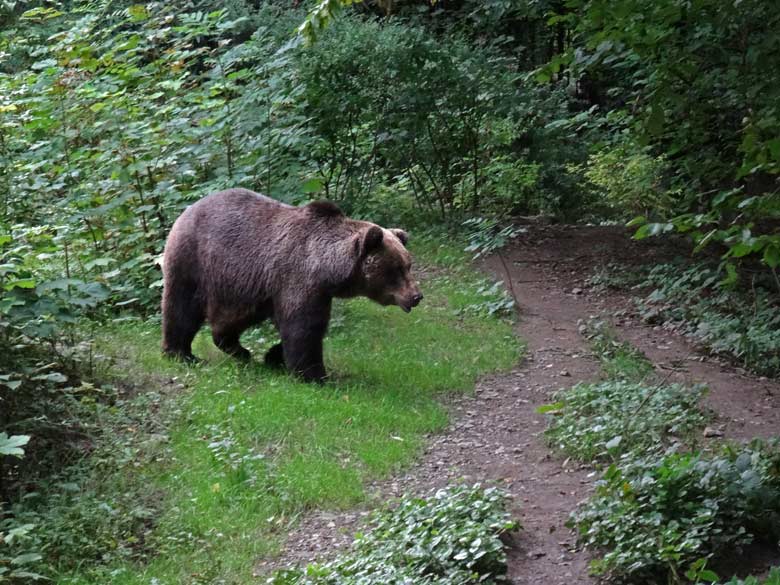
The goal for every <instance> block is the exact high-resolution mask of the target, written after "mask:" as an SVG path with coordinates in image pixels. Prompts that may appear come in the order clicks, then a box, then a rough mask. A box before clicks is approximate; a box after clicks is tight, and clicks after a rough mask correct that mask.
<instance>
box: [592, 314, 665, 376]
mask: <svg viewBox="0 0 780 585" xmlns="http://www.w3.org/2000/svg"><path fill="white" fill-rule="evenodd" d="M579 331H580V333H581V334H582V335H584V336H585V337H586V338H587V339H588V340H589V341H590V344H591V347H593V351H594V352H595V353H596V355H598V356H599V359H600V361H601V368H602V370H603V371H604V374H605V375H606V376H607V377H608V378H610V379H622V380H633V381H637V382H641V381H645V380H647V379H649V378H650V377H651V376H652V375H653V373H654V372H655V368H654V367H653V363H652V362H651V361H650V360H649V359H647V357H646V356H645V355H644V354H643V353H642V352H641V351H639V350H638V349H636V348H635V347H634V346H632V345H631V344H630V343H627V342H625V341H620V340H619V339H618V338H617V336H616V335H615V332H614V331H613V330H612V328H611V326H610V324H609V322H608V321H606V320H604V319H597V318H592V319H589V320H587V321H580V322H579Z"/></svg>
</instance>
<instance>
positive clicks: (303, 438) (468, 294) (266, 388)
mask: <svg viewBox="0 0 780 585" xmlns="http://www.w3.org/2000/svg"><path fill="white" fill-rule="evenodd" d="M414 252H415V254H416V256H417V258H418V262H421V263H424V264H426V266H427V268H426V269H425V270H424V272H425V273H427V275H428V276H427V277H426V278H425V280H424V282H423V288H424V291H425V297H426V300H425V303H424V305H423V306H421V307H420V308H419V309H418V310H416V311H414V312H413V313H412V314H411V315H406V314H404V313H402V312H401V311H400V310H397V309H395V308H382V307H379V306H377V305H375V304H372V303H370V302H368V301H365V300H354V301H349V302H345V303H339V304H338V305H337V307H336V310H335V312H334V320H333V327H332V330H331V333H330V335H329V337H328V339H327V340H326V366H327V367H328V369H329V371H330V372H331V374H332V376H333V381H332V382H331V383H329V384H328V385H327V386H325V387H324V388H321V387H316V386H311V385H307V384H301V383H298V382H297V381H296V380H294V379H292V378H290V377H289V376H286V375H283V374H279V373H275V372H272V371H269V370H267V369H265V368H264V367H263V366H262V365H260V364H257V363H252V364H250V365H242V364H239V363H236V362H235V361H233V360H230V359H226V358H225V357H224V356H223V355H222V354H221V353H220V352H218V350H216V349H215V348H214V347H213V345H212V344H211V341H210V338H209V337H208V335H207V332H202V333H201V334H200V335H199V337H198V338H197V340H196V344H195V347H194V351H195V353H196V354H198V355H200V356H201V357H205V358H206V360H207V361H206V363H205V364H202V365H198V366H194V367H188V366H186V365H182V364H175V363H171V362H169V361H166V360H164V359H163V358H161V357H160V352H159V327H158V326H157V325H156V324H145V323H139V322H124V323H120V324H116V325H114V326H113V327H111V328H109V329H107V330H105V331H104V333H103V334H102V335H101V337H100V339H99V340H98V345H99V349H100V353H101V354H102V355H105V356H107V358H108V359H109V360H110V361H111V362H113V366H112V367H111V368H110V371H112V372H114V375H119V383H122V380H125V381H128V380H129V381H131V382H133V383H134V386H135V388H136V391H137V392H139V396H138V397H136V398H135V399H134V400H132V401H130V402H131V403H133V402H139V401H140V405H139V406H137V409H139V410H140V412H142V411H143V408H145V407H144V401H145V400H146V398H145V397H146V395H147V393H148V392H151V393H154V394H157V395H159V392H160V387H163V388H168V391H167V395H164V398H163V399H162V400H161V401H160V404H159V405H158V407H156V408H154V409H152V410H151V411H150V412H149V414H148V416H149V417H152V418H155V419H158V420H163V421H167V422H166V423H165V425H164V429H163V430H162V431H160V430H159V429H158V430H157V432H156V433H154V434H153V436H152V435H150V434H149V433H148V432H146V431H143V430H140V429H139V430H138V431H137V432H136V433H135V434H134V433H132V432H131V433H125V437H126V438H125V440H124V443H123V445H124V448H126V449H130V450H131V451H132V453H133V456H132V457H129V458H128V459H127V461H126V463H125V464H123V465H121V466H120V469H119V470H118V475H117V476H115V477H112V478H110V479H107V480H106V481H107V483H110V484H111V485H112V489H116V488H117V487H119V489H120V491H122V492H128V491H129V492H133V491H135V492H138V493H139V494H145V493H154V494H155V497H156V502H155V504H154V514H153V518H151V519H148V520H147V522H146V524H145V525H144V526H143V529H142V530H141V531H140V532H139V531H136V537H135V538H134V539H133V540H135V541H136V542H131V543H129V544H128V543H117V549H123V550H125V553H126V554H124V555H118V554H112V553H111V551H107V554H105V555H103V556H104V558H103V559H102V560H100V559H82V560H80V565H79V567H78V569H77V570H66V569H67V566H68V564H71V566H72V564H73V562H74V560H75V559H66V561H68V563H63V565H62V568H61V573H60V575H59V577H58V582H60V583H98V582H100V583H118V584H119V583H121V584H135V583H139V584H140V583H144V584H148V583H150V582H152V583H156V584H159V585H162V584H165V583H171V584H174V583H175V584H181V583H193V584H194V583H207V582H208V583H212V582H218V583H245V582H249V581H250V580H251V570H252V566H253V564H254V563H255V561H256V560H257V559H258V558H259V557H261V556H263V555H267V554H270V553H271V552H273V551H274V550H275V548H276V547H277V546H278V543H279V540H280V538H281V537H282V536H283V534H284V532H285V531H286V529H287V527H288V525H289V524H290V523H291V522H294V521H295V518H296V516H297V515H298V514H300V513H301V512H303V511H305V510H307V509H310V508H315V507H326V508H345V507H348V506H353V505H355V504H357V503H359V502H361V501H363V500H364V499H365V492H364V489H363V486H364V482H365V480H366V479H368V478H373V477H381V476H385V475H388V474H390V473H392V472H393V471H394V470H397V469H399V468H400V467H402V466H404V465H407V464H409V463H410V462H411V461H412V460H413V459H414V457H415V456H416V455H417V454H418V453H419V451H420V448H421V446H422V443H423V440H424V437H425V435H426V434H427V433H430V432H435V431H438V430H441V429H442V428H444V426H445V425H446V422H447V416H446V413H445V410H444V408H443V407H442V405H441V404H440V402H439V401H438V400H437V398H439V397H440V396H441V393H442V392H445V391H448V392H453V391H460V392H463V391H468V390H469V389H471V388H472V387H473V383H474V381H475V379H476V377H477V376H478V375H479V374H482V373H485V372H489V371H494V370H497V369H501V368H506V367H508V366H510V365H512V364H513V363H515V362H516V360H517V359H518V357H519V352H520V347H519V344H518V342H517V340H516V338H515V337H514V335H513V333H512V329H511V323H510V322H508V321H507V320H502V319H499V318H497V317H495V316H488V315H486V314H484V312H483V311H481V307H482V306H483V305H484V304H485V302H486V299H485V297H484V295H483V293H480V292H478V291H479V289H480V286H481V285H482V283H481V281H480V279H479V278H478V277H477V276H476V275H475V274H473V273H472V272H470V271H468V270H466V269H463V268H455V266H456V265H460V266H466V265H467V264H468V262H467V258H466V257H464V255H463V254H461V253H459V252H457V251H453V250H451V249H448V248H442V247H438V246H435V245H433V244H432V243H430V241H423V242H418V244H417V246H416V249H415V250H414ZM442 267H444V268H446V270H443V269H442ZM246 341H247V346H248V347H249V348H250V350H253V353H254V354H255V356H256V357H257V356H261V355H262V354H261V352H262V350H263V349H264V348H266V347H268V346H269V345H270V344H271V343H272V342H273V338H272V332H271V331H270V330H267V329H263V330H258V331H257V332H255V333H253V334H252V335H249V336H247V340H246ZM171 380H173V383H172V384H171V383H168V384H167V385H166V384H165V382H169V381H171ZM181 384H183V385H184V386H185V387H186V390H185V389H183V388H181V387H180V386H177V385H181ZM139 414H140V416H139V417H138V420H143V419H144V417H143V414H141V413H139ZM136 435H137V436H136ZM93 474H94V471H93ZM91 481H96V480H95V479H94V477H93V479H92V480H91ZM118 513H123V512H121V511H120V512H118ZM127 559H129V560H127Z"/></svg>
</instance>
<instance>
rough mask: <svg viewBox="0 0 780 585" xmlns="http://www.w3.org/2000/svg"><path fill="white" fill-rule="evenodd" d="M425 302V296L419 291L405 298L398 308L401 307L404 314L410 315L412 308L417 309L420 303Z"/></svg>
mask: <svg viewBox="0 0 780 585" xmlns="http://www.w3.org/2000/svg"><path fill="white" fill-rule="evenodd" d="M422 300H423V294H422V293H421V292H420V291H419V290H418V291H417V292H415V293H412V294H411V295H409V296H407V297H405V298H404V300H403V301H402V302H400V303H398V306H399V307H401V308H402V309H403V310H404V312H406V313H409V312H410V311H411V310H412V308H414V307H416V306H417V305H419V304H420V301H422Z"/></svg>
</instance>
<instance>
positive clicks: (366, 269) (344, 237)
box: [162, 189, 422, 381]
mask: <svg viewBox="0 0 780 585" xmlns="http://www.w3.org/2000/svg"><path fill="white" fill-rule="evenodd" d="M406 239H407V236H406V233H405V232H403V231H402V230H389V229H385V228H382V227H379V226H378V225H376V224H373V223H369V222H366V221H357V220H354V219H350V218H348V217H346V216H344V214H343V213H342V212H341V210H340V209H339V208H338V207H336V206H335V205H334V204H332V203H328V202H324V201H317V202H314V203H309V204H308V205H305V206H303V207H293V206H290V205H286V204H284V203H280V202H278V201H275V200H273V199H270V198H268V197H265V196H263V195H259V194H257V193H254V192H252V191H249V190H246V189H229V190H227V191H221V192H219V193H214V194H212V195H209V196H207V197H204V198H203V199H201V200H200V201H198V202H197V203H195V204H193V205H192V206H190V207H188V208H187V209H186V210H185V211H184V213H182V214H181V216H180V217H179V219H178V220H176V223H175V224H174V225H173V228H172V229H171V233H170V234H169V236H168V241H167V243H166V245H165V255H164V260H163V273H164V290H163V300H162V316H163V351H164V352H165V353H166V354H168V355H171V356H175V357H180V358H183V359H195V358H194V356H193V355H192V340H193V338H194V337H195V334H196V333H197V332H198V329H200V327H201V325H202V324H203V322H204V321H207V322H208V323H209V324H210V325H211V330H212V336H213V339H214V343H215V344H216V345H217V347H219V348H220V349H221V350H222V351H224V352H226V353H228V354H230V355H232V356H235V357H237V358H241V359H249V357H250V355H249V351H247V350H246V349H245V348H244V347H242V346H241V344H240V342H239V338H240V337H241V333H243V332H244V331H245V330H246V329H247V328H248V327H251V326H253V325H257V324H258V323H260V322H262V321H263V320H265V319H269V318H270V319H272V320H273V322H274V324H275V325H276V328H277V329H278V330H279V333H280V336H281V343H279V344H277V345H275V346H274V347H272V348H271V349H270V351H269V352H268V353H267V354H266V358H265V359H266V362H267V363H270V364H272V365H283V364H284V365H286V366H287V369H288V370H289V371H291V372H294V373H296V374H298V375H300V376H301V377H302V378H303V379H305V380H308V381H312V380H313V381H322V380H323V379H324V378H325V367H324V366H323V362H322V340H323V337H324V336H325V332H326V330H327V327H328V321H329V319H330V309H331V301H332V299H333V297H354V296H358V295H362V296H366V297H368V298H370V299H372V300H374V301H376V302H378V303H380V304H382V305H398V306H399V307H401V308H402V309H404V310H405V311H407V312H408V311H410V310H411V309H412V307H414V306H416V305H417V304H418V303H419V302H420V300H422V294H421V293H420V289H419V288H418V286H417V283H416V282H415V281H414V279H413V278H412V276H411V274H410V269H411V256H410V255H409V252H408V251H407V250H406V248H405V247H404V245H405V244H406Z"/></svg>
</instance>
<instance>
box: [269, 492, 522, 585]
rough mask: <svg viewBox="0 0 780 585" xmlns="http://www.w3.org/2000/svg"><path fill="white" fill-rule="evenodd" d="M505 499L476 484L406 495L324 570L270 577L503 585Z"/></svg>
mask: <svg viewBox="0 0 780 585" xmlns="http://www.w3.org/2000/svg"><path fill="white" fill-rule="evenodd" d="M505 507H506V495H505V494H503V493H502V492H500V491H498V490H496V489H495V488H488V489H483V488H480V487H479V486H478V485H477V486H474V487H471V488H465V487H457V488H448V489H442V490H439V491H437V492H435V493H434V494H432V495H431V496H430V497H427V498H413V497H409V496H407V497H405V498H403V499H402V500H401V502H400V503H399V504H398V506H397V507H395V508H392V509H387V510H384V511H382V512H380V513H378V514H377V515H376V516H375V518H374V519H373V521H372V522H371V524H370V526H369V529H368V531H367V532H366V533H365V534H360V535H358V537H357V539H356V541H355V545H354V547H353V550H352V551H351V553H350V554H349V555H345V556H343V557H340V558H338V559H336V560H335V561H331V562H329V563H326V564H324V565H309V566H308V567H306V568H305V569H290V570H285V571H280V572H278V573H276V575H274V576H273V577H272V578H271V579H270V580H269V583H272V584H274V585H315V584H320V585H351V584H355V585H357V584H361V585H372V584H377V585H379V584H385V583H386V584H389V585H402V584H404V583H420V584H425V585H450V584H451V585H455V584H463V585H465V584H467V583H488V584H490V583H500V582H503V581H504V580H505V578H506V577H505V574H506V553H505V551H504V544H503V543H502V542H501V536H502V535H504V534H505V533H507V532H509V531H512V530H515V529H516V528H517V526H516V523H515V522H513V521H512V520H511V519H510V517H509V515H508V514H507V512H506V510H505Z"/></svg>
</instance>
